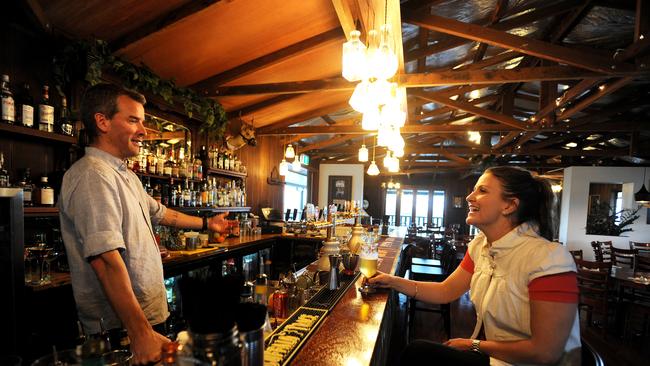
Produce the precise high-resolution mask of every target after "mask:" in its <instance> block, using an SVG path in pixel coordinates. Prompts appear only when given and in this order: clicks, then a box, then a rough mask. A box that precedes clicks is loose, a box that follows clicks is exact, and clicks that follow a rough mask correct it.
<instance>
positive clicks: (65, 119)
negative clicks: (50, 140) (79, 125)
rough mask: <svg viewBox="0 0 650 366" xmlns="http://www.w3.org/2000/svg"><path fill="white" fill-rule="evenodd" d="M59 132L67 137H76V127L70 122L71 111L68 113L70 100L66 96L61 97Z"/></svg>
mask: <svg viewBox="0 0 650 366" xmlns="http://www.w3.org/2000/svg"><path fill="white" fill-rule="evenodd" d="M57 123H58V126H59V132H61V133H62V134H64V135H67V136H74V126H73V125H72V121H70V111H68V100H67V99H66V97H65V95H64V96H63V97H61V111H60V112H59V121H58V122H57Z"/></svg>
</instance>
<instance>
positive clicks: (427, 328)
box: [414, 294, 650, 366]
mask: <svg viewBox="0 0 650 366" xmlns="http://www.w3.org/2000/svg"><path fill="white" fill-rule="evenodd" d="M451 319H452V326H451V337H452V338H468V337H470V336H471V334H472V331H473V330H474V324H475V321H476V316H475V313H474V307H473V306H472V303H471V302H470V301H469V296H468V294H465V295H463V296H462V297H461V298H460V299H459V300H458V301H456V302H454V303H453V304H452V306H451ZM414 328H415V329H414V338H422V339H429V340H433V341H436V342H441V341H444V340H445V339H446V335H445V333H444V327H443V322H442V318H441V317H440V315H439V314H436V313H428V312H417V313H416V318H415V326H414ZM581 332H582V336H583V337H584V338H585V339H586V340H587V341H588V342H589V343H590V344H591V345H592V346H593V347H594V348H595V349H596V351H597V352H598V353H599V354H600V355H601V357H602V358H603V360H604V361H605V365H615V366H618V365H620V366H641V365H648V364H650V362H649V361H648V360H649V359H650V336H646V337H645V339H644V338H641V337H632V338H631V339H621V338H620V337H618V336H616V335H608V336H607V337H605V338H603V336H602V335H601V332H600V329H599V328H598V327H595V326H594V327H586V326H585V324H581Z"/></svg>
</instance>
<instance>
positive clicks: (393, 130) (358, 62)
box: [341, 1, 407, 172]
mask: <svg viewBox="0 0 650 366" xmlns="http://www.w3.org/2000/svg"><path fill="white" fill-rule="evenodd" d="M387 7H388V3H387V1H386V2H385V9H384V24H382V25H381V26H380V27H379V30H376V29H371V30H370V31H368V34H367V38H366V41H367V45H366V44H364V43H363V41H361V39H360V37H361V32H359V31H358V30H356V29H354V30H352V31H351V32H350V37H349V40H348V41H347V42H345V43H344V44H343V53H342V54H343V56H342V72H341V73H342V75H343V77H344V78H345V79H346V80H348V81H350V82H358V83H357V85H356V86H355V88H354V92H353V93H352V96H351V97H350V100H349V103H350V106H351V107H352V108H353V109H354V110H355V111H357V112H359V113H361V114H362V118H361V127H362V128H363V129H364V130H366V131H377V134H378V137H377V144H378V145H379V146H382V147H385V148H386V149H387V150H388V153H389V154H390V156H391V159H394V160H395V161H396V162H395V161H393V160H391V164H390V167H393V169H399V158H400V157H402V156H404V145H405V144H404V138H403V137H402V135H401V133H400V128H401V127H403V126H404V124H405V122H406V117H407V105H406V89H405V88H404V87H400V86H398V85H397V83H396V82H393V81H391V79H393V78H394V76H395V74H396V73H397V70H398V68H399V60H398V57H397V54H396V52H395V49H396V47H395V44H394V37H393V35H392V31H391V28H390V25H389V24H388V21H387V20H388V19H387ZM363 148H365V145H363V146H362V148H361V149H360V150H359V161H364V160H362V157H363V156H364V155H362V154H364V153H363ZM365 161H367V158H366V160H365ZM384 165H386V164H384ZM387 169H389V171H390V168H388V167H387ZM377 170H378V169H377ZM369 171H370V169H369ZM372 171H373V172H374V171H375V169H374V167H373V169H372Z"/></svg>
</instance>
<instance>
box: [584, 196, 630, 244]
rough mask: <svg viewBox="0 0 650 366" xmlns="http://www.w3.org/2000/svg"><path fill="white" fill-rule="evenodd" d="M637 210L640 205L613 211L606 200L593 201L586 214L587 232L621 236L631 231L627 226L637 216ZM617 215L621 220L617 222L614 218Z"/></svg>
mask: <svg viewBox="0 0 650 366" xmlns="http://www.w3.org/2000/svg"><path fill="white" fill-rule="evenodd" d="M639 210H641V206H638V207H637V208H636V209H627V208H626V209H623V210H621V211H620V212H615V211H614V210H613V209H612V208H611V206H610V205H609V204H608V203H607V202H598V203H595V204H593V205H592V207H591V211H590V212H589V214H588V215H587V234H590V235H610V236H621V234H622V233H625V232H628V231H632V229H631V228H629V227H628V226H630V225H632V224H633V223H634V221H636V220H637V219H638V218H639V215H638V213H639ZM618 215H620V218H621V221H620V222H619V223H618V224H617V223H616V221H615V220H616V217H617V216H618Z"/></svg>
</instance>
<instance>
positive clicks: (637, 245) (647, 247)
mask: <svg viewBox="0 0 650 366" xmlns="http://www.w3.org/2000/svg"><path fill="white" fill-rule="evenodd" d="M630 249H631V250H634V249H636V250H637V251H638V252H639V253H645V254H650V243H642V242H639V241H630Z"/></svg>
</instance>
